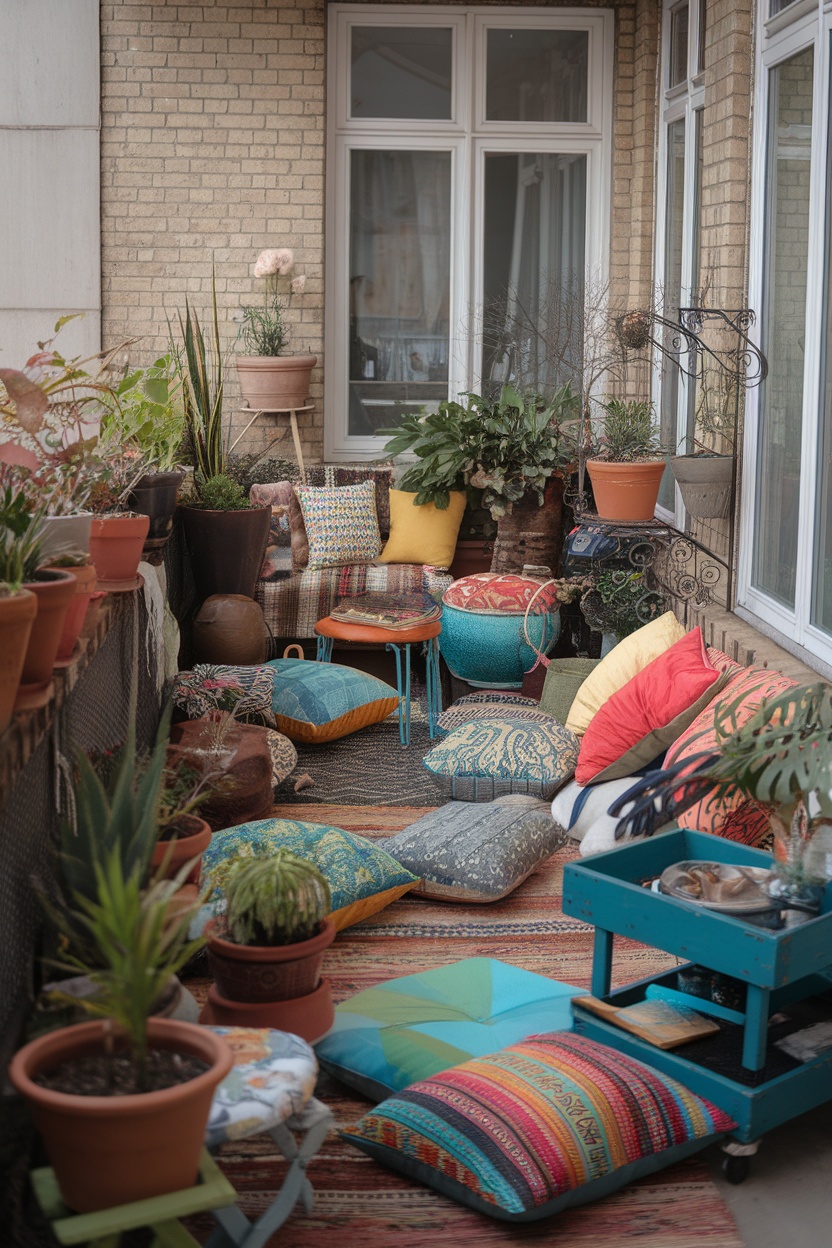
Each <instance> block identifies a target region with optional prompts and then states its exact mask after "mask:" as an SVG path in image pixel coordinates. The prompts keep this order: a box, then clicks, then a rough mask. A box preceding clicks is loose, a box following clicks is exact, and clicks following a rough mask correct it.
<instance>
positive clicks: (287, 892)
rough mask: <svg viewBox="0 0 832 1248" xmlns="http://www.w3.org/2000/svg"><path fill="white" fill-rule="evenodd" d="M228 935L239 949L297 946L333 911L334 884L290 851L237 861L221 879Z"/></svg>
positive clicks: (279, 850)
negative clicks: (330, 888) (332, 887)
mask: <svg viewBox="0 0 832 1248" xmlns="http://www.w3.org/2000/svg"><path fill="white" fill-rule="evenodd" d="M222 890H223V892H224V894H225V899H226V903H227V909H226V913H225V921H226V925H227V927H228V931H229V933H230V935H231V938H232V940H234V941H235V942H236V943H237V944H238V945H294V944H298V943H300V942H301V941H304V940H309V939H310V938H311V937H312V936H314V935H315V933H316V931H317V929H318V927H319V926H320V922H321V920H322V919H323V918H325V917H326V916H327V915H328V914H329V911H330V907H331V904H332V898H331V895H330V891H329V884H328V883H327V881H326V880H325V878H324V877H323V875H322V874H321V872H320V871H319V870H318V868H317V867H316V866H315V864H314V863H313V862H310V861H308V859H306V858H299V857H297V855H295V854H293V853H291V852H290V851H289V850H288V849H278V850H277V852H276V853H274V854H271V855H269V856H268V857H266V856H265V855H260V856H255V857H243V856H238V857H237V858H236V859H234V860H233V861H232V862H231V863H229V864H227V865H226V867H225V868H224V869H223V873H222Z"/></svg>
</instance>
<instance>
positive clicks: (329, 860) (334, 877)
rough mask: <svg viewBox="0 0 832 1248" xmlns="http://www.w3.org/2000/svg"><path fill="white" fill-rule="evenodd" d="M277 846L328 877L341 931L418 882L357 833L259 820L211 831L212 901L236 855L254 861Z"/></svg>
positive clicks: (207, 861) (207, 857) (206, 865)
mask: <svg viewBox="0 0 832 1248" xmlns="http://www.w3.org/2000/svg"><path fill="white" fill-rule="evenodd" d="M281 848H286V849H288V850H290V851H291V852H292V853H293V854H297V855H298V857H299V858H308V859H310V860H311V861H312V862H314V863H315V864H316V865H317V866H318V868H319V869H320V871H321V872H322V874H323V875H324V876H325V877H326V879H327V881H328V883H329V887H330V890H331V892H332V912H331V914H330V918H331V919H332V921H333V922H334V923H335V926H336V927H337V928H339V929H340V928H342V927H349V926H350V924H352V923H357V922H358V921H359V919H361V918H366V917H367V915H369V914H374V913H376V912H377V911H379V910H381V909H383V908H384V906H388V905H389V904H390V902H391V901H395V900H396V898H397V897H401V895H402V894H403V893H406V892H407V891H408V889H411V888H412V887H413V885H414V884H416V883H417V882H418V880H417V877H416V876H415V875H413V874H411V872H410V871H406V870H405V868H404V867H402V866H401V865H400V864H399V863H398V862H396V860H395V858H392V857H391V856H390V854H388V853H386V852H385V851H384V850H383V849H381V848H380V847H379V846H377V845H373V843H372V842H371V841H368V840H366V839H365V838H364V837H363V836H358V835H357V834H356V833H355V832H343V831H342V830H341V829H340V828H332V827H327V826H326V825H325V824H319V823H304V822H303V821H302V820H299V819H257V820H255V821H254V822H253V823H241V824H238V825H237V827H234V828H225V829H224V830H223V831H221V832H215V833H214V835H213V837H212V840H211V844H210V845H209V846H208V849H207V850H206V852H205V854H204V856H203V859H202V874H203V878H205V879H207V878H208V875H209V873H210V874H211V883H212V886H213V889H214V892H213V894H212V899H213V901H214V902H216V901H217V899H218V897H219V896H221V894H222V888H223V881H224V879H225V873H226V871H227V870H228V863H229V861H230V860H231V859H232V858H233V857H235V855H238V854H239V855H241V856H242V857H244V858H255V857H257V856H259V855H261V854H262V855H268V854H273V853H274V852H275V850H277V849H281ZM369 903H371V904H369Z"/></svg>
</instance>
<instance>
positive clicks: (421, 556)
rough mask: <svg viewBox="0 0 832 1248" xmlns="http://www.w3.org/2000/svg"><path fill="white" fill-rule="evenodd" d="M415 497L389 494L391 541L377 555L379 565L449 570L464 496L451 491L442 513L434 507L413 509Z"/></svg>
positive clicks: (463, 504)
mask: <svg viewBox="0 0 832 1248" xmlns="http://www.w3.org/2000/svg"><path fill="white" fill-rule="evenodd" d="M415 497H416V495H415V494H409V493H407V491H405V490H391V491H390V538H389V540H388V542H387V544H386V546H385V547H384V550H383V551H382V552H381V554H380V555H379V562H380V563H427V564H430V565H431V566H432V567H434V568H449V567H450V566H451V564H452V563H453V558H454V551H455V550H456V538H457V534H458V533H459V526H460V525H461V524H462V513H463V512H464V510H465V492H464V491H463V490H452V491H451V501H450V502H449V503H448V506H447V507H446V508H445V510H444V511H440V510H439V509H438V508H437V507H435V506H434V504H433V503H423V504H422V506H421V507H414V505H413V500H414V499H415Z"/></svg>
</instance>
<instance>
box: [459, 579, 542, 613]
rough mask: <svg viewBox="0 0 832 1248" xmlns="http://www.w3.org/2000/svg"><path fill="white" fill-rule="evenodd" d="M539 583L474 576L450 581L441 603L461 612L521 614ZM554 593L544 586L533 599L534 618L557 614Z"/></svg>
mask: <svg viewBox="0 0 832 1248" xmlns="http://www.w3.org/2000/svg"><path fill="white" fill-rule="evenodd" d="M541 584H542V582H541V581H535V580H532V578H531V577H528V576H517V575H515V574H514V573H505V574H502V573H499V572H475V573H474V575H473V576H463V577H462V578H461V579H460V580H458V581H454V583H453V585H451V587H450V588H449V589H447V590H446V591H445V594H444V596H443V599H442V601H443V602H444V603H445V604H446V605H447V606H449V607H461V608H462V610H464V611H498V612H508V614H510V615H516V614H518V613H519V614H522V613H523V612H524V611H525V610H526V607H527V606H528V605H529V603H530V602H531V600H532V598H533V597H534V595H535V594H536V593H537V591H538V590H539V589H540V586H541ZM558 606H559V604H558V596H557V589H556V587H555V586H554V585H549V586H547V588H546V589H544V590H543V591H542V593H540V594H538V596H537V598H536V599H535V603H534V606H533V607H532V610H533V611H534V612H535V613H536V614H543V613H544V612H554V611H557V610H558Z"/></svg>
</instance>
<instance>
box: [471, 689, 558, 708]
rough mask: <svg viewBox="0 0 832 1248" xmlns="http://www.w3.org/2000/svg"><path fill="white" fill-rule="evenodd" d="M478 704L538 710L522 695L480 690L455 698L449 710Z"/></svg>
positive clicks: (536, 706) (529, 699)
mask: <svg viewBox="0 0 832 1248" xmlns="http://www.w3.org/2000/svg"><path fill="white" fill-rule="evenodd" d="M480 702H491V703H492V704H498V703H499V704H500V705H501V706H528V707H531V708H532V709H534V710H537V709H539V708H538V704H537V702H536V701H535V699H534V698H525V697H523V695H522V693H512V692H511V690H509V689H481V690H480V691H479V692H478V693H466V694H465V696H464V697H461V698H457V700H456V702H454V703H453V705H452V706H451V707H449V709H450V710H454V708H456V707H458V706H476V705H477V704H478V703H480Z"/></svg>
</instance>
